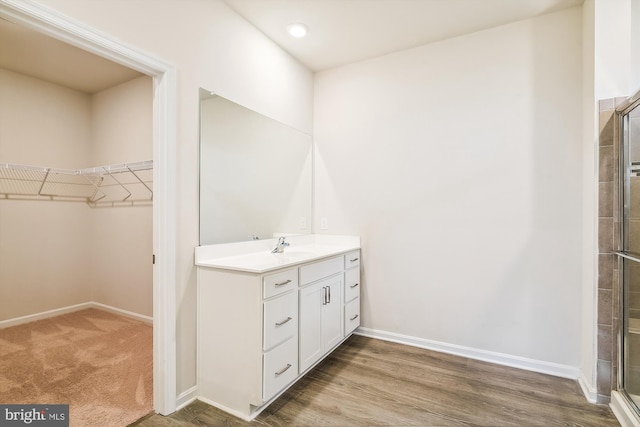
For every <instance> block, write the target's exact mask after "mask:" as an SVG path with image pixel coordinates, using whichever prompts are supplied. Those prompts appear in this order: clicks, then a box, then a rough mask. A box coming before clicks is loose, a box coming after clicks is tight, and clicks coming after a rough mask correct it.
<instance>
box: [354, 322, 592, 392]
mask: <svg viewBox="0 0 640 427" xmlns="http://www.w3.org/2000/svg"><path fill="white" fill-rule="evenodd" d="M354 333H355V334H356V335H362V336H365V337H370V338H377V339H380V340H384V341H391V342H395V343H398V344H405V345H410V346H413V347H420V348H424V349H427V350H434V351H439V352H441V353H448V354H453V355H456V356H462V357H468V358H469V359H475V360H482V361H484V362H491V363H495V364H498V365H504V366H510V367H512V368H519V369H524V370H527V371H533V372H540V373H543V374H549V375H554V376H556V377H562V378H570V379H573V380H575V379H578V377H579V376H580V370H579V369H578V368H576V367H574V366H568V365H561V364H558V363H551V362H544V361H541V360H535V359H528V358H526V357H519V356H512V355H510V354H503V353H496V352H493V351H487V350H479V349H476V348H471V347H464V346H460V345H455V344H448V343H443V342H439V341H432V340H427V339H424V338H416V337H412V336H408V335H401V334H396V333H393V332H387V331H381V330H377V329H370V328H363V327H360V328H358V329H356V331H355V332H354Z"/></svg>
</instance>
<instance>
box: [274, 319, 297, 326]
mask: <svg viewBox="0 0 640 427" xmlns="http://www.w3.org/2000/svg"><path fill="white" fill-rule="evenodd" d="M291 320H293V318H292V317H287V318H286V319H284V320H283V321H282V322H276V326H282V325H284V324H285V323H287V322H289V321H291Z"/></svg>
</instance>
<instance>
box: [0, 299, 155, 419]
mask: <svg viewBox="0 0 640 427" xmlns="http://www.w3.org/2000/svg"><path fill="white" fill-rule="evenodd" d="M152 363H153V348H152V326H151V325H149V324H145V323H143V322H139V321H136V320H132V319H129V318H126V317H122V316H118V315H115V314H112V313H109V312H106V311H102V310H97V309H87V310H82V311H78V312H75V313H70V314H64V315H61V316H57V317H53V318H50V319H46V320H39V321H36V322H32V323H27V324H24V325H19V326H14V327H10V328H5V329H0V403H3V404H6V403H22V404H30V403H39V404H53V403H62V404H69V418H70V425H71V426H73V427H95V426H100V427H111V426H113V427H123V426H126V425H127V424H129V423H131V422H133V421H135V420H137V419H138V418H140V417H142V416H144V415H145V414H147V413H149V412H150V411H151V410H152V407H153V394H152V392H153V380H152V371H153V369H152Z"/></svg>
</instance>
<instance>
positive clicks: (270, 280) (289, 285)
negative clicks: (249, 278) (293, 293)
mask: <svg viewBox="0 0 640 427" xmlns="http://www.w3.org/2000/svg"><path fill="white" fill-rule="evenodd" d="M262 286H263V291H262V295H263V297H264V299H267V298H271V297H274V296H276V295H279V294H282V293H285V292H287V291H288V290H290V289H296V288H297V287H298V269H297V268H293V269H291V270H285V271H281V272H279V273H274V274H269V275H268V276H264V279H263V285H262Z"/></svg>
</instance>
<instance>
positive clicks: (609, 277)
mask: <svg viewBox="0 0 640 427" xmlns="http://www.w3.org/2000/svg"><path fill="white" fill-rule="evenodd" d="M623 99H624V98H617V99H606V100H602V101H600V118H599V127H600V137H599V143H598V145H599V150H598V153H599V154H598V162H599V173H598V187H599V188H598V190H599V191H598V195H599V196H598V361H597V393H598V403H608V402H609V400H610V398H611V390H616V389H617V388H618V387H617V370H618V369H617V368H618V346H617V336H618V320H619V318H620V307H619V303H618V301H619V298H618V295H619V292H618V291H619V280H618V277H619V276H618V272H619V266H618V264H619V263H618V260H617V259H616V257H615V256H614V254H613V251H614V248H616V247H617V244H618V242H617V239H618V234H619V233H618V230H620V222H619V215H618V203H617V201H618V194H617V193H618V185H617V183H618V180H617V176H618V168H619V166H618V158H619V153H618V152H619V149H618V144H617V143H616V141H617V129H616V126H615V107H616V105H617V103H619V102H622V101H623Z"/></svg>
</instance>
